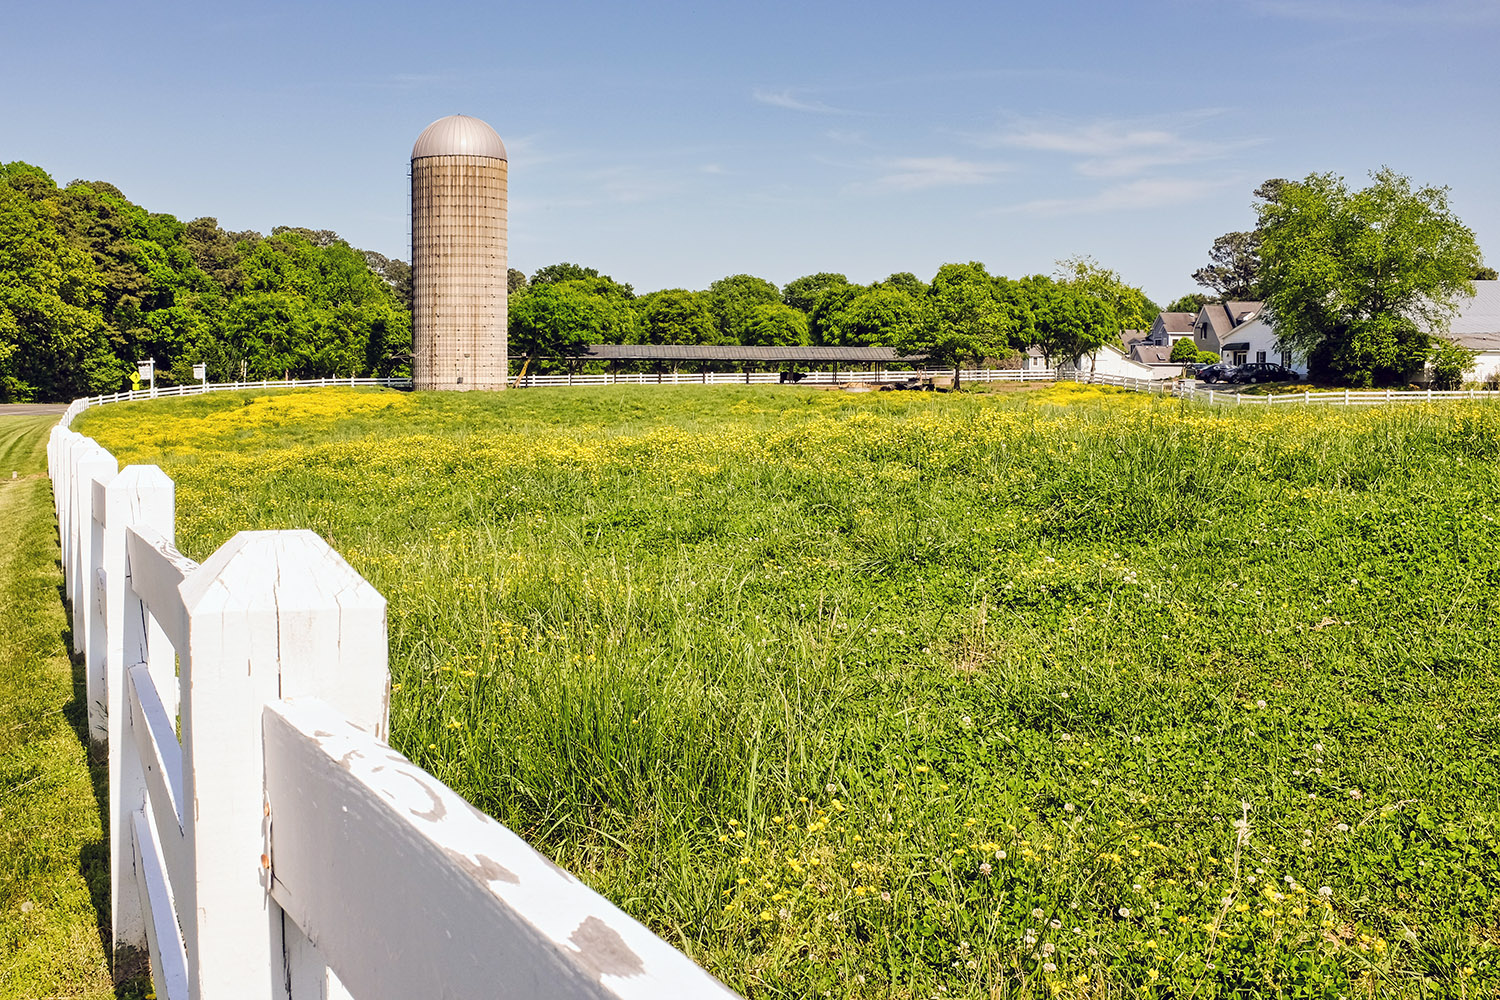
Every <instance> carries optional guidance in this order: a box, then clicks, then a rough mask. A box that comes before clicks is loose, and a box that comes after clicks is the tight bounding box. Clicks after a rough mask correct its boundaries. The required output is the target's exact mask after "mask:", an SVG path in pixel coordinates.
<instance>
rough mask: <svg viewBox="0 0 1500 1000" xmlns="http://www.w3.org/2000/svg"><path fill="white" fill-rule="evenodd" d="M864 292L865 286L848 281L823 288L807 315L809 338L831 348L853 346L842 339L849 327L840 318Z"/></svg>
mask: <svg viewBox="0 0 1500 1000" xmlns="http://www.w3.org/2000/svg"><path fill="white" fill-rule="evenodd" d="M864 290H865V289H864V286H863V285H851V284H849V282H847V281H845V282H843V283H842V284H835V283H830V284H827V285H825V286H823V287H822V288H821V289H820V290H819V291H818V293H817V299H816V301H814V302H813V305H812V310H811V311H810V312H809V313H808V314H807V335H808V338H809V339H810V340H811V341H812V342H813V343H814V344H819V345H826V346H829V347H848V346H852V345H849V344H846V343H844V341H843V339H842V338H843V336H844V335H845V334H846V333H847V332H848V326H847V325H846V324H845V323H844V322H843V321H842V320H841V318H840V317H841V314H842V313H843V312H844V310H845V309H847V308H848V307H849V305H850V304H851V303H853V302H854V300H855V299H857V298H858V297H859V296H860V293H862V292H863V291H864ZM793 308H796V307H795V306H794V307H793Z"/></svg>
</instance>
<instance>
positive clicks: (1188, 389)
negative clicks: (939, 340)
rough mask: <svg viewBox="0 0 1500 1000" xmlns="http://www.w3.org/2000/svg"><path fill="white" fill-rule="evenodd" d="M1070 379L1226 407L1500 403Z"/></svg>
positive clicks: (1423, 395) (1498, 393) (1409, 393)
mask: <svg viewBox="0 0 1500 1000" xmlns="http://www.w3.org/2000/svg"><path fill="white" fill-rule="evenodd" d="M1066 377H1068V378H1071V379H1072V380H1073V381H1075V382H1083V383H1086V384H1090V385H1113V386H1118V387H1120V388H1122V389H1131V390H1133V391H1136V392H1155V393H1161V394H1164V395H1170V396H1177V397H1179V398H1182V399H1196V400H1199V401H1201V402H1206V403H1211V404H1215V405H1223V406H1278V405H1283V406H1284V405H1286V404H1288V403H1302V404H1305V405H1318V404H1322V405H1325V406H1375V405H1382V404H1386V403H1431V402H1439V401H1442V400H1445V399H1475V400H1500V390H1495V389H1323V390H1313V389H1304V390H1303V391H1302V392H1281V393H1275V394H1265V395H1259V394H1258V395H1254V396H1247V395H1245V394H1243V393H1238V392H1225V391H1223V390H1222V389H1218V390H1216V389H1209V388H1205V387H1204V386H1202V385H1199V384H1198V383H1197V382H1196V381H1194V380H1192V379H1182V380H1167V379H1156V380H1152V379H1137V378H1126V377H1123V376H1120V375H1103V374H1099V373H1095V372H1072V373H1069V374H1068V375H1067V376H1066Z"/></svg>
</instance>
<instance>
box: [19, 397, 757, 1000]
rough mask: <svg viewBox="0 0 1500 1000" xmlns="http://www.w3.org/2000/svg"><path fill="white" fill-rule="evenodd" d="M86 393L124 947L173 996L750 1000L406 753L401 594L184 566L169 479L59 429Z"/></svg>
mask: <svg viewBox="0 0 1500 1000" xmlns="http://www.w3.org/2000/svg"><path fill="white" fill-rule="evenodd" d="M304 384H305V383H304ZM341 384H342V383H341ZM242 387H243V386H242ZM266 387H267V388H271V387H274V385H273V384H268V385H266ZM163 394H165V393H164V392H163V393H158V395H163ZM91 402H95V401H88V400H79V401H78V402H76V403H74V404H73V406H72V407H70V408H69V410H68V412H67V414H66V415H65V416H64V418H63V420H62V422H61V423H59V424H58V426H56V427H55V428H53V431H52V437H51V439H50V441H49V443H48V449H47V454H48V463H49V471H50V474H51V477H52V483H53V490H54V497H55V500H56V506H57V520H58V525H59V533H60V537H61V545H62V560H63V565H64V568H65V580H66V591H67V596H68V601H69V603H70V604H71V606H72V608H73V642H74V647H75V651H76V652H79V653H81V654H82V655H83V658H84V662H85V676H86V678H87V681H86V689H87V699H88V724H89V731H90V734H91V735H92V736H93V738H94V739H96V740H98V741H100V742H107V744H108V751H109V816H108V819H107V822H108V826H109V832H110V905H111V924H112V928H113V932H114V942H115V945H116V947H117V949H118V948H121V947H134V948H138V949H146V950H149V952H150V956H151V973H152V977H153V979H154V980H155V984H156V995H157V996H158V997H161V998H164V1000H186V998H192V1000H236V998H245V1000H251V998H254V1000H262V998H276V1000H304V998H319V1000H322V998H329V997H332V998H339V997H349V996H352V997H358V998H361V1000H398V998H399V1000H407V998H411V997H427V996H434V997H436V996H441V997H453V998H468V997H474V998H478V997H495V996H504V997H542V998H564V997H567V998H573V997H580V998H581V997H589V998H594V997H640V998H645V997H720V998H723V997H732V996H734V994H733V993H731V992H730V991H729V990H727V989H726V988H725V987H724V986H723V985H721V984H720V983H719V982H717V981H716V980H715V979H713V978H712V977H711V976H709V975H708V974H707V973H705V972H704V971H703V970H701V969H700V968H698V967H697V966H696V965H694V964H693V963H692V962H691V961H690V960H689V959H688V958H687V957H686V956H684V955H683V954H681V953H680V952H678V951H676V950H675V949H673V948H672V947H671V946H669V945H668V944H667V943H666V942H664V941H662V940H661V939H660V938H658V937H656V936H655V935H654V934H652V933H651V932H650V931H649V930H647V929H646V928H645V927H643V926H642V925H641V924H639V923H637V922H636V921H634V920H632V919H631V918H630V917H628V916H626V915H625V914H624V913H622V912H621V911H620V910H618V909H617V908H616V907H614V906H613V905H611V904H610V903H609V902H608V901H606V900H605V899H603V898H602V897H600V896H599V895H598V894H596V893H595V892H593V891H592V890H590V889H589V888H588V887H586V886H584V885H583V884H582V883H581V882H579V881H577V880H576V879H574V878H573V877H572V876H570V875H568V874H567V873H566V872H564V871H562V870H561V869H559V868H557V867H556V866H555V865H553V864H552V863H551V862H550V861H548V860H547V859H546V858H544V857H542V856H541V855H540V854H538V853H537V852H536V851H534V850H532V849H531V848H530V847H528V846H527V845H526V844H525V843H524V842H523V841H522V840H521V839H520V838H519V837H517V836H516V835H515V834H513V833H512V832H511V831H509V830H507V829H506V828H505V827H503V826H501V825H500V824H498V823H496V822H495V821H494V820H492V819H490V818H489V817H487V816H485V815H484V814H482V813H480V812H479V811H478V810H476V809H474V808H473V807H472V806H470V805H469V804H468V803H467V802H465V801H464V800H463V799H462V798H461V797H460V796H459V795H458V794H457V793H455V792H454V791H452V790H451V789H449V788H448V787H447V786H445V785H443V784H442V783H441V782H439V781H438V780H437V779H436V778H434V777H433V776H432V775H430V774H428V773H427V772H425V771H423V770H422V769H421V768H419V767H417V766H416V765H415V764H413V763H412V762H411V761H409V760H407V759H406V758H405V757H403V756H402V755H400V754H398V753H396V752H395V751H394V750H392V749H391V747H390V746H389V745H388V744H387V743H386V742H385V739H386V726H387V719H388V710H389V692H390V682H389V675H388V673H387V661H386V620H385V615H386V606H385V599H384V598H382V597H381V596H380V594H378V593H376V592H375V590H374V588H373V587H371V586H370V584H369V583H368V582H366V581H365V580H364V579H363V578H362V577H360V575H359V574H358V573H356V572H355V571H354V569H353V568H352V567H350V566H349V564H348V563H346V562H345V561H344V560H343V558H341V557H340V556H339V554H338V553H337V552H334V551H333V550H332V549H331V548H330V547H329V546H328V545H327V543H325V542H324V541H323V540H322V539H321V538H319V537H318V536H317V535H315V534H313V533H312V532H308V531H253V532H242V533H240V534H238V535H236V536H235V537H234V538H232V539H231V540H230V541H229V542H228V543H226V544H225V545H224V547H223V548H221V549H219V550H218V551H217V552H215V553H214V554H213V555H212V556H210V557H209V559H208V561H207V562H205V563H203V564H202V565H201V566H200V565H198V564H197V563H194V562H193V561H192V560H191V559H188V558H187V557H186V556H184V555H183V554H182V553H181V552H179V551H178V550H177V548H176V546H175V545H174V543H173V530H174V518H175V499H174V487H173V484H172V481H171V480H170V479H169V478H167V476H166V475H165V474H164V473H163V472H162V471H161V470H160V469H158V468H157V467H155V466H149V465H145V466H143V465H132V466H127V467H126V468H124V469H120V468H118V463H117V462H116V460H115V458H114V456H112V455H111V454H110V453H109V452H107V451H105V450H104V449H103V448H101V447H100V446H99V445H98V444H97V443H95V442H94V441H92V440H90V439H89V438H85V437H83V436H82V435H80V434H77V433H76V432H74V431H72V430H70V429H69V426H68V425H69V423H70V422H71V420H72V418H73V417H74V416H75V415H76V414H77V413H78V412H81V411H82V410H83V409H84V408H85V407H87V406H88V405H90V403H91ZM179 730H180V733H181V737H180V739H179V736H178V732H179Z"/></svg>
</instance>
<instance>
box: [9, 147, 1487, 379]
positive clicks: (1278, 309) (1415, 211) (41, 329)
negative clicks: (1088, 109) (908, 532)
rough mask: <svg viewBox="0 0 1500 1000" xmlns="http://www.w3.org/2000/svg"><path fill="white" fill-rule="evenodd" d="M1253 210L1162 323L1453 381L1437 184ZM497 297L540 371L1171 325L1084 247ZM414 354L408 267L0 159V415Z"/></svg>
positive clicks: (1261, 200)
mask: <svg viewBox="0 0 1500 1000" xmlns="http://www.w3.org/2000/svg"><path fill="white" fill-rule="evenodd" d="M1254 195H1255V202H1254V208H1255V210H1256V217H1257V226H1256V228H1255V229H1254V230H1252V231H1250V232H1237V233H1227V234H1225V235H1224V236H1222V237H1220V238H1219V239H1218V240H1215V241H1214V244H1213V247H1212V249H1211V251H1210V261H1209V263H1208V264H1207V265H1206V266H1204V267H1202V268H1200V269H1198V270H1197V271H1195V272H1194V274H1193V279H1194V280H1195V281H1196V282H1198V283H1199V284H1200V285H1202V286H1203V287H1205V288H1208V289H1210V290H1211V292H1212V293H1213V294H1203V293H1195V294H1192V295H1187V296H1184V297H1183V298H1181V299H1178V300H1177V301H1175V302H1173V303H1171V304H1170V305H1169V306H1168V310H1169V311H1190V312H1196V311H1197V310H1198V309H1199V308H1201V307H1202V306H1203V305H1204V304H1206V303H1207V302H1210V301H1215V300H1225V299H1242V300H1254V301H1262V302H1263V303H1264V307H1265V311H1266V314H1267V315H1268V316H1269V317H1270V318H1271V321H1272V322H1273V324H1274V325H1275V327H1276V330H1277V332H1278V335H1279V336H1280V337H1281V339H1282V341H1283V343H1285V344H1286V345H1288V346H1289V347H1291V348H1293V349H1294V350H1296V351H1297V352H1298V353H1299V354H1300V355H1302V356H1304V357H1306V358H1308V361H1309V367H1310V369H1311V375H1312V377H1313V378H1314V379H1315V380H1317V381H1322V382H1330V383H1333V384H1344V385H1372V384H1373V385H1390V384H1398V383H1401V382H1404V381H1408V380H1410V379H1411V378H1412V377H1414V375H1415V374H1416V373H1417V372H1419V371H1420V370H1421V369H1422V367H1423V366H1424V365H1427V364H1429V363H1430V364H1433V365H1434V366H1435V368H1436V369H1437V370H1438V371H1439V372H1440V373H1441V372H1445V371H1450V370H1451V371H1453V372H1460V373H1461V371H1462V370H1464V369H1465V368H1466V362H1465V361H1464V358H1462V357H1459V356H1458V355H1459V354H1461V353H1462V352H1461V351H1459V349H1457V348H1454V347H1452V345H1448V344H1446V343H1445V342H1444V341H1442V339H1441V337H1440V336H1438V335H1440V334H1441V333H1442V332H1443V330H1444V329H1445V326H1444V324H1445V321H1446V320H1447V319H1448V318H1450V317H1451V316H1452V315H1454V313H1455V312H1456V310H1457V308H1458V303H1459V302H1460V300H1461V299H1462V297H1463V296H1464V295H1466V294H1469V293H1471V292H1472V285H1471V284H1470V282H1471V281H1472V280H1473V279H1475V278H1494V277H1495V272H1494V271H1493V270H1491V269H1489V268H1486V267H1485V266H1484V265H1483V259H1482V256H1481V254H1480V252H1479V247H1478V244H1477V243H1476V242H1475V239H1474V235H1473V233H1472V232H1471V231H1470V230H1469V229H1467V228H1466V227H1464V226H1463V224H1462V223H1461V222H1459V221H1458V219H1457V218H1456V217H1455V216H1454V215H1453V213H1452V211H1451V209H1450V208H1449V206H1448V202H1447V189H1446V188H1433V187H1425V188H1418V187H1414V186H1413V185H1412V184H1411V182H1410V181H1409V180H1408V179H1407V178H1405V177H1402V176H1400V175H1397V174H1395V173H1393V172H1391V171H1389V170H1382V171H1379V172H1377V173H1375V174H1373V175H1372V184H1371V185H1370V186H1369V187H1368V188H1366V189H1364V190H1359V191H1353V190H1350V189H1349V187H1348V186H1347V185H1346V184H1345V183H1344V181H1343V179H1342V178H1338V177H1335V176H1333V175H1331V174H1311V175H1309V176H1308V177H1307V178H1305V179H1304V180H1302V181H1288V180H1284V179H1276V180H1270V181H1267V182H1265V183H1264V184H1262V185H1261V186H1260V187H1258V188H1257V189H1256V190H1255V192H1254ZM509 291H510V306H509V316H510V326H509V337H510V354H511V357H512V359H514V360H515V362H516V366H515V367H519V365H520V363H522V362H523V361H524V362H527V363H529V364H531V365H532V368H533V370H535V371H548V370H558V369H560V368H563V367H566V366H569V365H577V364H578V361H577V356H578V354H579V352H580V351H581V349H582V347H583V345H585V344H589V343H623V344H725V345H729V344H742V345H753V346H797V345H828V346H875V345H878V346H886V347H891V348H893V349H895V350H897V351H899V352H901V353H903V354H909V355H914V356H915V355H921V356H923V357H925V358H926V359H927V363H928V364H930V365H933V366H947V367H954V368H957V367H959V366H961V365H965V364H978V363H981V362H983V361H984V360H985V359H992V358H1004V357H1007V356H1013V355H1014V354H1016V353H1018V352H1021V351H1026V350H1030V349H1035V350H1037V351H1038V352H1039V353H1041V354H1042V355H1043V356H1044V358H1045V359H1046V360H1047V362H1048V363H1049V364H1052V363H1056V362H1058V361H1061V360H1065V359H1067V360H1071V359H1076V358H1079V357H1081V356H1083V355H1087V354H1090V353H1093V352H1095V351H1097V350H1098V349H1099V348H1100V347H1102V346H1103V345H1105V344H1117V345H1118V344H1119V343H1120V334H1121V332H1122V331H1125V330H1146V329H1148V328H1150V326H1151V324H1152V323H1153V321H1154V320H1155V318H1156V315H1157V313H1158V312H1159V311H1160V310H1159V309H1158V307H1157V305H1156V304H1155V303H1153V302H1152V301H1151V300H1150V299H1149V298H1148V297H1147V296H1146V295H1145V293H1144V292H1142V291H1141V290H1140V289H1139V288H1137V287H1134V286H1132V285H1129V284H1128V283H1126V281H1125V280H1124V279H1123V278H1121V276H1120V275H1119V274H1118V273H1116V272H1115V271H1113V270H1111V269H1109V268H1107V267H1105V266H1103V265H1101V264H1100V263H1099V262H1097V261H1095V260H1093V259H1092V258H1090V257H1085V256H1079V257H1072V258H1068V259H1066V260H1061V261H1058V262H1056V268H1055V270H1054V271H1053V273H1052V274H1050V275H1042V274H1036V275H1030V276H1025V277H1020V278H1008V277H1004V276H1000V275H992V274H990V273H989V272H988V270H986V268H985V266H984V265H983V264H982V263H979V262H974V261H971V262H968V263H951V264H944V265H943V266H941V267H940V268H938V270H937V272H936V273H935V274H934V275H933V276H932V278H931V279H929V280H925V281H924V280H922V279H920V278H918V277H917V276H916V275H914V274H911V273H909V272H902V273H898V274H892V275H891V276H889V277H888V278H886V279H884V280H882V281H876V282H872V283H870V284H868V285H861V284H857V283H854V282H851V281H849V280H848V279H847V278H846V277H845V276H844V275H842V274H834V273H819V274H810V275H805V276H803V277H800V278H797V279H795V280H793V281H790V282H788V283H787V284H786V285H785V286H778V285H776V284H775V283H773V282H771V281H769V280H767V279H765V278H759V277H755V276H753V275H748V274H736V275H730V276H727V277H725V278H721V279H720V280H718V281H715V282H713V283H712V284H711V285H710V286H709V287H708V288H707V289H703V290H697V291H694V290H688V289H684V288H668V289H662V290H659V291H654V292H648V293H645V294H639V295H638V294H636V292H635V290H634V289H633V288H632V287H631V286H630V285H629V284H628V283H624V282H619V281H616V280H614V279H613V278H611V277H610V276H608V275H605V274H601V273H599V271H598V270H596V269H594V268H590V267H585V266H582V265H578V264H573V263H566V262H565V263H559V264H553V265H549V266H547V267H543V268H540V269H538V270H537V271H536V272H535V273H533V274H532V275H530V276H529V277H528V276H527V275H526V274H524V273H522V272H520V271H516V270H512V271H510V274H509ZM1184 343H1185V342H1184ZM411 346H412V341H411V268H410V266H409V265H407V264H406V263H404V262H403V261H400V260H393V259H390V258H387V257H385V256H383V255H381V254H378V253H374V252H372V251H361V250H357V249H355V248H353V247H351V246H350V245H349V244H348V243H347V242H345V241H344V240H342V239H340V238H339V237H338V236H337V234H335V233H332V232H329V231H327V230H310V229H301V228H295V227H286V226H278V227H276V228H275V229H273V230H272V231H271V234H270V235H269V236H262V235H261V234H259V233H255V232H238V233H236V232H228V231H226V230H224V229H222V228H220V226H219V225H218V223H217V221H216V220H214V219H212V218H200V219H194V220H192V221H190V222H181V221H179V220H178V219H176V218H174V217H173V216H171V215H166V214H161V213H154V212H149V211H147V210H146V209H144V208H142V207H141V206H139V205H136V204H134V203H133V202H131V201H130V200H129V199H127V198H126V197H125V196H124V194H122V193H121V192H120V190H119V189H118V188H116V187H115V186H114V185H112V184H109V183H107V182H103V181H87V182H85V181H74V182H72V183H70V184H68V185H67V186H65V187H59V186H58V185H57V184H56V183H55V182H54V181H53V180H52V178H51V177H49V176H48V175H47V173H46V172H45V171H43V170H41V169H40V168H38V167H34V166H31V165H29V164H26V163H20V162H17V163H10V164H6V165H3V166H0V402H9V401H27V400H61V399H69V398H72V397H76V396H80V395H85V394H89V393H98V392H113V391H116V390H118V389H121V388H126V387H129V386H130V385H131V384H132V381H133V380H134V377H135V371H136V364H137V363H138V362H140V361H144V360H145V359H147V358H151V359H154V360H155V361H156V363H157V372H158V374H159V377H160V379H161V380H162V382H163V383H165V384H173V383H182V382H188V381H191V380H192V366H193V365H194V364H197V363H203V364H205V365H207V369H208V376H209V378H210V379H211V380H213V381H233V380H235V379H238V378H252V379H260V378H283V377H291V378H318V377H326V376H348V375H359V376H367V375H396V376H400V375H406V374H409V373H410V365H411ZM1177 346H1178V347H1179V348H1182V347H1183V345H1182V344H1179V345H1177ZM1184 350H1185V349H1184ZM1194 350H1195V351H1196V349H1194ZM1455 352H1457V353H1455ZM1184 357H1185V354H1184ZM1199 360H1201V358H1199Z"/></svg>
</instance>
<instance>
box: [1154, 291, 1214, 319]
mask: <svg viewBox="0 0 1500 1000" xmlns="http://www.w3.org/2000/svg"><path fill="white" fill-rule="evenodd" d="M1213 301H1214V297H1213V296H1212V295H1204V294H1203V293H1202V292H1189V293H1188V294H1186V295H1184V296H1182V297H1181V298H1178V299H1173V300H1172V301H1171V302H1170V303H1168V305H1167V308H1165V309H1163V310H1162V312H1169V313H1193V314H1194V315H1197V313H1198V311H1199V310H1200V309H1202V308H1203V307H1204V306H1206V305H1208V304H1209V303H1210V302H1213Z"/></svg>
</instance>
